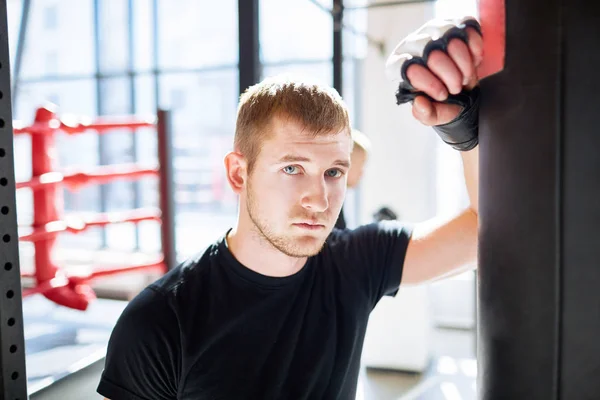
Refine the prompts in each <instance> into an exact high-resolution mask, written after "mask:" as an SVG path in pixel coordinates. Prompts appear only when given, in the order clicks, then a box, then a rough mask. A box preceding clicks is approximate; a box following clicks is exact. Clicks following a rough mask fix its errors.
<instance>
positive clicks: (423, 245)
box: [390, 24, 483, 283]
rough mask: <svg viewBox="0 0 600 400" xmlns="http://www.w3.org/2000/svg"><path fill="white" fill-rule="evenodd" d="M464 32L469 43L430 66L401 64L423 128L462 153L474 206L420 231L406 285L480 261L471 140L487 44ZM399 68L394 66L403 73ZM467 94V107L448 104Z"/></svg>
mask: <svg viewBox="0 0 600 400" xmlns="http://www.w3.org/2000/svg"><path fill="white" fill-rule="evenodd" d="M432 26H435V24H433V25H432ZM439 26H440V27H441V26H444V25H443V24H441V25H439ZM461 29H463V30H464V33H465V34H466V39H465V40H464V41H463V39H464V37H463V39H459V38H456V37H454V38H450V39H448V44H447V46H445V47H436V48H435V49H434V50H432V51H431V52H430V53H429V56H428V57H427V60H426V61H425V60H423V63H425V64H418V63H417V64H406V63H404V64H402V65H403V67H404V66H406V65H409V66H408V67H406V77H407V79H408V81H409V82H410V84H411V86H412V87H413V88H414V89H415V90H416V93H417V95H416V97H415V98H414V102H413V107H412V112H413V115H414V117H415V118H416V119H417V120H419V121H420V122H422V123H423V124H424V125H428V126H433V127H436V128H437V129H436V131H438V133H440V132H439V129H440V128H442V130H443V135H442V139H443V140H444V141H445V142H446V143H448V144H452V147H454V148H455V149H457V150H460V154H461V156H462V161H463V172H464V176H465V183H466V186H467V191H468V193H469V203H470V206H469V207H468V208H467V209H465V210H464V211H462V212H461V213H459V215H457V216H455V217H454V218H451V219H449V220H440V219H433V220H430V221H427V222H425V223H422V224H419V225H416V226H415V228H414V230H413V235H412V238H411V240H410V242H409V244H408V248H407V253H406V258H405V262H404V271H403V276H402V282H403V283H420V282H427V281H432V280H436V279H440V278H445V277H448V276H452V275H456V274H458V273H461V272H463V271H465V270H467V269H471V268H473V267H475V265H476V261H477V238H478V232H477V231H478V209H479V207H478V201H479V200H478V198H479V195H478V181H479V173H478V170H479V150H478V148H477V147H475V148H472V146H471V145H472V144H476V140H472V139H477V136H474V137H473V136H472V135H473V133H475V135H476V134H477V125H476V124H477V120H478V115H479V109H478V107H479V102H478V100H477V99H478V97H477V94H478V90H477V89H475V88H476V86H477V85H478V72H477V68H478V67H479V65H480V64H481V60H482V57H483V41H482V38H481V35H480V33H479V31H478V29H476V28H475V27H473V26H466V27H465V26H463V27H462V28H461ZM421 36H422V35H421ZM421 36H419V37H421ZM407 40H408V41H410V40H412V39H410V40H409V39H407ZM403 46H404V42H401V44H400V45H399V46H398V48H397V50H395V52H394V53H397V54H395V55H394V56H393V57H391V58H390V59H391V60H392V61H394V60H396V59H398V57H400V59H401V58H402V55H403V54H404V52H405V51H404V50H406V49H404V48H403ZM413 47H414V46H413ZM394 62H395V61H394ZM394 62H392V63H391V65H392V66H395V67H396V68H395V70H396V71H399V66H398V65H396V64H394ZM401 87H402V86H401ZM463 92H465V93H468V94H469V96H468V98H469V101H463V100H464V97H463V100H461V101H460V102H459V103H456V102H451V101H447V100H448V97H449V95H458V94H459V93H463ZM413 93H415V92H413ZM419 93H425V94H426V95H427V96H423V95H421V94H419ZM473 124H475V125H473ZM465 139H468V140H465ZM463 144H464V146H463ZM469 149H470V150H469Z"/></svg>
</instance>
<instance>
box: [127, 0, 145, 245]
mask: <svg viewBox="0 0 600 400" xmlns="http://www.w3.org/2000/svg"><path fill="white" fill-rule="evenodd" d="M134 24H135V18H133V0H128V1H127V57H128V58H127V78H128V82H127V83H128V85H129V110H128V111H129V113H130V114H135V113H136V104H135V103H136V102H135V94H136V93H135V60H134V54H135V40H134V39H135V38H134V33H133V32H134V28H135V26H134ZM138 143H139V137H138V135H132V138H131V151H132V152H133V161H134V162H137V161H138V154H137V153H138V147H139V146H138ZM131 189H132V190H133V208H140V206H141V198H142V187H141V185H140V182H139V181H137V180H136V181H134V182H132V184H131ZM139 249H140V226H139V225H138V224H135V250H139Z"/></svg>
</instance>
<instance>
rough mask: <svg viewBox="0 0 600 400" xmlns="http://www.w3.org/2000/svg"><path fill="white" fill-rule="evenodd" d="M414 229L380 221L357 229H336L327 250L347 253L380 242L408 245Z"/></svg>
mask: <svg viewBox="0 0 600 400" xmlns="http://www.w3.org/2000/svg"><path fill="white" fill-rule="evenodd" d="M412 230H413V227H412V225H410V224H407V223H404V222H400V221H396V220H393V221H388V220H386V221H379V222H372V223H369V224H365V225H361V226H359V227H357V228H355V229H334V230H333V231H332V232H331V234H330V235H329V237H328V238H327V241H326V248H328V249H329V250H330V251H333V252H345V251H347V250H349V249H350V248H351V247H354V246H362V247H369V246H374V245H376V244H377V243H378V242H386V241H387V242H400V243H405V244H406V245H408V242H409V241H410V239H411V236H412Z"/></svg>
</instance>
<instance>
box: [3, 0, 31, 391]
mask: <svg viewBox="0 0 600 400" xmlns="http://www.w3.org/2000/svg"><path fill="white" fill-rule="evenodd" d="M0 92H1V93H2V96H0V399H6V400H16V399H21V400H25V399H26V398H27V373H26V370H25V339H24V331H23V300H22V297H21V271H20V266H19V236H18V232H17V213H16V211H17V209H16V207H17V204H16V203H17V201H16V185H15V168H14V154H13V133H12V121H13V117H12V105H11V82H10V55H9V52H8V24H7V11H6V2H5V1H3V2H0Z"/></svg>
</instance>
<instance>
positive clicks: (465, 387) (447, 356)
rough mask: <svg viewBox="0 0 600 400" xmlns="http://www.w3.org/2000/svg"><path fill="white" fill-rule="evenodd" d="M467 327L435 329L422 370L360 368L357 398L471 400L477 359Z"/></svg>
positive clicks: (381, 399)
mask: <svg viewBox="0 0 600 400" xmlns="http://www.w3.org/2000/svg"><path fill="white" fill-rule="evenodd" d="M474 339H475V336H474V333H473V332H471V331H458V330H447V329H445V330H436V331H435V334H434V340H433V357H432V360H431V363H430V365H429V367H428V369H427V370H426V371H425V372H424V373H423V374H409V373H401V372H396V371H382V370H372V369H364V370H363V371H362V374H361V382H360V385H359V393H358V396H357V400H417V399H418V400H474V399H476V397H477V396H476V390H475V381H476V375H477V363H476V360H475V340H474Z"/></svg>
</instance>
